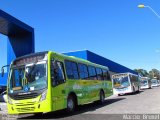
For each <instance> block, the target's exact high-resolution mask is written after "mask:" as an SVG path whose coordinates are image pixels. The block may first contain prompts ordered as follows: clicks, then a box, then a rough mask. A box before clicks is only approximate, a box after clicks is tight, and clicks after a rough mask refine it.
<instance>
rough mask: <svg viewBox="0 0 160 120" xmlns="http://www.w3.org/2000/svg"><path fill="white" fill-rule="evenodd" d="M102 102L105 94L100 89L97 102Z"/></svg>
mask: <svg viewBox="0 0 160 120" xmlns="http://www.w3.org/2000/svg"><path fill="white" fill-rule="evenodd" d="M104 102H105V94H104V92H103V90H101V91H100V93H99V103H100V104H103V103H104Z"/></svg>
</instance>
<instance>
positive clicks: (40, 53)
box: [13, 51, 108, 69]
mask: <svg viewBox="0 0 160 120" xmlns="http://www.w3.org/2000/svg"><path fill="white" fill-rule="evenodd" d="M48 53H53V54H55V55H57V56H59V57H63V58H64V59H66V60H71V61H76V62H79V63H85V64H87V65H94V66H97V67H101V68H104V69H108V67H106V66H102V65H99V64H96V63H93V62H90V61H88V60H85V59H82V58H77V57H74V56H67V55H64V54H61V53H57V52H54V51H44V52H37V53H32V54H27V55H25V56H21V57H18V58H16V59H15V60H14V61H17V60H20V59H23V58H28V57H32V56H41V55H45V54H48ZM14 61H13V63H14Z"/></svg>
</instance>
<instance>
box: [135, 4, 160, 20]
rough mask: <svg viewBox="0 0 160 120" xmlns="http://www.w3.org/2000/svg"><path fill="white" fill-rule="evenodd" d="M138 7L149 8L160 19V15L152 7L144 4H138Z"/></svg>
mask: <svg viewBox="0 0 160 120" xmlns="http://www.w3.org/2000/svg"><path fill="white" fill-rule="evenodd" d="M138 8H149V9H150V10H151V11H152V12H153V13H154V14H155V15H156V16H157V17H158V18H159V19H160V15H159V14H158V13H157V12H156V11H155V10H153V8H152V7H150V6H145V5H144V4H140V5H138Z"/></svg>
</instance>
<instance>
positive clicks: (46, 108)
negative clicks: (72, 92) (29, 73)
mask: <svg viewBox="0 0 160 120" xmlns="http://www.w3.org/2000/svg"><path fill="white" fill-rule="evenodd" d="M12 102H13V104H9V103H8V104H7V106H8V113H9V114H30V113H43V112H50V111H51V105H50V104H49V102H47V101H46V100H44V101H41V102H39V99H38V100H37V98H35V99H28V100H12Z"/></svg>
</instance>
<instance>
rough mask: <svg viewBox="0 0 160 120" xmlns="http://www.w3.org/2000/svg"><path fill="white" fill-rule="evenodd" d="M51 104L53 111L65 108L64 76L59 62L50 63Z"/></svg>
mask: <svg viewBox="0 0 160 120" xmlns="http://www.w3.org/2000/svg"><path fill="white" fill-rule="evenodd" d="M51 81H52V102H53V109H54V110H59V109H63V108H64V107H65V100H66V93H65V92H66V91H65V85H66V84H65V81H66V80H65V74H64V66H63V63H62V62H60V61H55V60H53V61H52V62H51Z"/></svg>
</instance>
